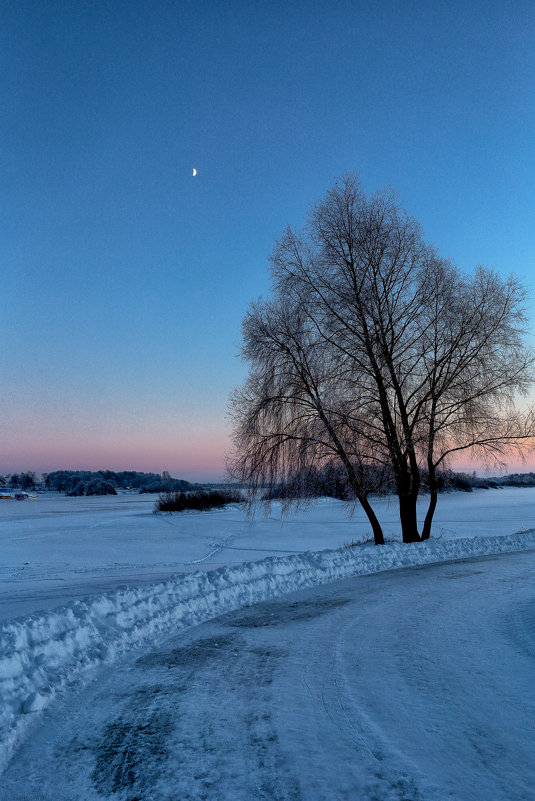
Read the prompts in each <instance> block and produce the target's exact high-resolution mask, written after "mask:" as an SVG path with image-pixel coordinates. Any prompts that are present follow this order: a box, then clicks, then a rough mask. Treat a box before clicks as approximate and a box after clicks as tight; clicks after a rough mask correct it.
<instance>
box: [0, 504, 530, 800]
mask: <svg viewBox="0 0 535 801" xmlns="http://www.w3.org/2000/svg"><path fill="white" fill-rule="evenodd" d="M4 503H5V504H6V506H3V505H0V515H1V516H2V517H1V525H0V537H1V541H2V547H3V548H4V553H5V559H6V562H5V565H4V567H3V569H2V572H1V574H0V579H2V582H1V583H0V589H1V593H2V595H1V597H2V599H3V601H2V608H3V617H4V622H3V624H2V625H1V626H0V697H1V698H2V702H3V703H2V707H1V710H0V769H1V768H5V766H6V765H7V764H8V762H9V759H10V758H11V756H12V755H13V753H14V752H15V751H16V749H17V747H18V746H20V745H21V743H24V738H25V735H26V734H28V732H29V731H30V730H31V731H33V729H34V728H35V726H36V725H38V723H37V721H40V720H41V719H42V718H43V715H44V714H48V712H49V710H52V711H53V710H54V708H55V705H56V706H57V705H58V703H59V700H61V698H62V697H63V696H64V695H65V693H67V694H68V693H70V692H71V693H72V692H80V688H83V687H84V686H86V685H87V683H88V682H90V680H91V679H92V678H94V676H95V675H97V674H98V675H102V668H103V666H106V665H110V664H112V663H113V664H114V665H117V664H118V663H119V662H120V661H121V660H124V659H127V658H128V655H129V654H130V653H133V652H134V651H135V650H136V649H143V650H144V651H147V650H150V649H151V648H153V647H154V645H155V644H156V643H159V642H161V641H162V638H164V637H166V636H169V635H170V634H171V633H173V635H174V636H176V634H177V633H179V632H183V633H184V634H185V633H186V630H191V627H193V626H197V625H199V624H202V623H204V622H206V621H210V620H212V619H213V618H215V617H217V616H218V615H222V614H223V613H228V612H230V611H231V610H238V609H240V608H242V607H245V606H250V605H252V604H257V603H260V602H266V601H267V600H269V599H274V598H278V597H279V596H281V595H283V594H285V593H295V592H302V591H304V590H307V588H313V587H319V586H320V585H327V584H330V583H332V582H335V581H339V580H344V579H347V578H350V577H356V576H365V575H368V576H370V575H372V574H378V573H381V572H384V571H391V570H394V569H396V570H398V571H399V570H400V569H403V568H407V567H411V566H423V565H432V564H437V563H441V562H445V561H449V560H459V559H474V558H477V557H481V556H485V555H489V554H513V553H515V552H519V551H521V552H526V555H527V552H528V551H530V550H533V549H534V548H535V531H533V530H529V528H530V524H532V523H533V520H535V492H532V491H530V490H527V489H518V490H503V491H493V492H484V491H481V492H479V493H473V494H471V495H463V494H455V495H448V496H444V497H443V498H441V499H440V505H439V509H440V515H439V516H438V519H437V527H436V531H437V533H440V535H441V536H440V538H438V539H433V540H431V541H429V542H426V543H419V544H415V545H410V546H407V545H401V544H399V543H397V542H390V543H389V544H387V545H386V546H384V547H381V548H376V547H374V546H373V545H372V544H362V545H358V546H355V547H345V548H344V547H341V546H343V544H344V543H348V542H350V541H351V540H357V539H359V538H365V537H366V536H367V525H366V522H365V521H364V520H363V519H362V517H359V515H358V513H357V514H356V515H355V518H353V519H348V518H347V514H346V510H345V507H344V505H342V504H340V503H338V502H335V501H323V502H321V503H320V504H318V505H317V506H316V507H312V508H310V509H307V510H304V511H302V512H300V513H298V514H294V515H292V516H290V517H289V518H287V519H286V520H285V521H283V522H282V523H281V519H280V515H277V514H276V513H274V514H272V515H271V516H269V517H267V518H264V517H260V516H259V517H257V518H256V519H255V520H253V521H251V520H248V519H247V518H245V517H244V515H243V511H242V510H241V509H239V508H237V507H234V508H232V509H226V510H223V511H219V512H214V513H201V514H199V513H192V514H185V515H171V516H170V515H157V516H156V515H152V514H151V510H152V503H153V499H152V498H146V497H144V496H137V497H126V496H125V497H122V496H119V497H118V498H115V499H108V498H106V499H93V498H91V499H84V498H82V499H67V498H62V497H56V498H46V499H39V500H38V501H35V502H33V501H28V502H21V503H16V502H11V501H5V502H0V504H4ZM380 503H381V504H382V509H381V517H382V519H383V520H384V519H386V520H387V524H386V526H385V529H386V534H387V536H391V537H392V536H394V535H396V534H397V529H396V527H395V526H396V524H395V506H394V505H393V504H389V503H388V501H387V500H384V499H383V500H382V501H381V502H380ZM521 528H522V529H524V530H523V531H522V532H520V533H512V532H514V531H518V529H521ZM497 532H499V533H497ZM333 546H334V547H333ZM266 553H271V554H273V555H270V556H267V557H266V556H265V554H266ZM277 554H278V555H277ZM118 556H120V557H121V561H114V560H117V557H118ZM26 562H27V563H28V564H25V563H26ZM17 566H18V569H17ZM402 573H403V570H401V571H400V572H399V578H398V579H393V582H394V584H395V582H396V580H397V581H400V580H401V575H402ZM392 575H394V576H395V575H396V574H392ZM155 578H158V579H159V580H157V581H155V580H154V579H155ZM62 580H63V582H62ZM504 582H505V579H504ZM510 584H511V579H510V578H509V584H507V583H503V584H502V585H499V589H500V591H501V592H502V593H504V592H505V593H506V594H507V593H509V592H510ZM43 585H46V586H44V587H43ZM118 585H122V586H118ZM422 585H423V586H422V594H421V598H420V599H419V603H420V606H421V609H419V610H418V614H417V616H416V619H417V620H427V617H426V615H427V612H428V610H429V608H430V607H433V605H435V606H436V601H435V600H434V590H433V586H432V583H431V584H430V581H429V580H428V579H424V578H422ZM102 589H106V591H104V592H99V590H102ZM394 589H395V588H394ZM308 591H309V592H310V590H308ZM315 592H318V591H317V590H316V591H315ZM486 592H487V595H486V596H485V599H486V602H487V603H488V604H489V608H491V606H492V604H493V603H495V601H494V598H493V591H492V588H491V585H490V584H489V585H488V586H487V590H486ZM97 593H98V594H97ZM9 594H11V597H12V600H10V599H9ZM396 594H397V595H399V596H400V597H402V590H401V589H400V588H398V589H396V590H395V592H393V593H392V597H394V596H396ZM494 595H496V591H494ZM308 597H311V596H308ZM485 599H484V600H485ZM54 601H56V602H58V601H59V604H60V605H58V604H57V603H54ZM491 601H492V603H491ZM456 602H457V613H456V614H457V617H458V622H459V621H460V619H461V617H462V614H461V613H460V612H459V609H461V610H462V608H463V606H462V605H463V603H466V598H464V597H461V596H459V597H457V599H456ZM383 603H384V604H385V605H386V606H387V607H388V611H386V610H385V609H383V611H382V614H385V613H386V617H390V616H391V615H392V614H393V612H395V613H396V614H394V615H393V617H395V616H396V615H397V617H398V618H399V625H400V627H401V628H403V627H405V628H406V627H407V625H409V623H410V620H409V621H407V620H406V619H405V620H403V619H402V618H403V615H405V618H406V617H407V610H406V609H405V611H403V605H402V604H401V607H400V608H399V609H398V607H397V606H396V603H397V602H396V601H395V600H392V601H391V602H390V601H389V600H388V598H384V599H383ZM529 603H530V602H529V599H526V600H525V608H526V609H527V610H528V611H525V610H524V612H523V613H522V614H523V616H522V620H523V621H524V622H523V623H522V625H521V627H520V628H521V633H520V635H519V636H520V639H521V641H522V643H524V644H525V643H526V642H527V641H528V635H529V631H531V629H530V626H531V628H533V619H534V616H533V614H532V613H531V612H529V609H531V610H532V609H533V608H534V607H533V605H532V606H531V607H530V606H529ZM25 610H30V613H29V614H21V612H23V611H25ZM482 610H483V606H482V607H481V609H480V610H479V615H480V617H481V616H482V615H483V611H482ZM377 619H380V618H377ZM361 624H362V631H361V630H360V629H359V631H358V632H356V633H355V634H354V636H355V637H356V638H357V641H359V638H360V637H361V635H363V634H365V633H366V632H367V636H368V640H369V643H368V646H367V650H366V652H362V654H361V655H359V658H358V660H357V661H358V662H359V664H360V663H361V657H362V659H364V658H366V659H369V660H370V670H371V671H372V673H373V660H372V657H371V653H372V651H373V648H372V646H371V642H372V640H373V634H372V633H371V630H369V627H368V628H367V623H366V622H365V619H364V618H361ZM463 625H464V624H463ZM435 626H436V621H435ZM450 628H451V626H450ZM509 630H510V631H513V627H512V625H510V626H509ZM184 634H183V635H182V636H184ZM389 636H391V637H392V636H393V634H392V631H391V630H390V635H389ZM429 636H431V634H429ZM467 636H468V635H467ZM511 636H512V635H511ZM515 636H516V635H515ZM333 647H334V646H333ZM336 647H337V648H342V643H338V644H337V646H336ZM343 647H344V648H345V647H346V646H345V645H344V646H343ZM352 647H353V650H352V651H351V650H350V651H348V654H347V660H349V661H351V659H353V660H354V661H355V657H356V654H355V646H354V645H353V646H352ZM388 647H390V646H389V645H388V644H385V646H384V648H385V652H384V653H382V654H380V655H376V658H377V659H378V660H379V662H381V663H382V661H383V659H384V657H385V654H386V653H387V652H388ZM449 647H450V646H448V648H449ZM484 647H485V648H486V649H487V651H486V653H487V656H486V657H485V658H484V659H483V662H484V661H485V659H487V661H488V660H489V659H490V660H492V659H495V658H496V656H497V657H498V658H499V657H500V648H501V646H500V648H499V647H498V645H497V642H496V638H494V639H493V638H492V636H491V635H490V634H489V635H488V638H487V642H486V643H485V645H484ZM523 647H524V648H525V647H527V646H525V645H524V646H523ZM530 647H531V646H530ZM433 648H434V650H433V651H432V653H431V656H430V657H429V659H430V660H431V661H433V659H434V660H437V659H439V658H440V659H441V658H442V655H441V648H442V644H441V641H440V635H439V634H437V635H436V638H435V641H434V643H433ZM493 649H494V651H496V653H494V652H493ZM502 650H503V649H502ZM239 656H240V654H239V652H238V651H236V652H235V657H237V658H239ZM457 656H458V654H457ZM457 656H456V652H455V649H453V651H452V652H451V654H450V653H449V652H448V653H447V654H444V657H445V658H446V661H447V663H448V664H449V665H450V669H451V670H450V672H451V673H452V675H453V667H452V666H453V665H454V664H455V660H456V659H457ZM532 656H533V652H531V657H532ZM348 664H349V662H348ZM531 667H532V666H531ZM466 668H467V669H468V670H469V669H470V668H469V666H466ZM477 669H478V671H479V673H480V674H481V675H483V673H484V671H483V667H482V666H481V665H480V666H479V667H478V668H477ZM99 670H100V671H101V672H100V673H99ZM419 670H420V672H419V673H418V671H417V673H418V675H420V673H421V669H419ZM346 672H350V671H349V668H348V669H347V671H346ZM344 675H345V674H344ZM455 675H456V676H457V674H455ZM478 675H479V674H478ZM457 679H458V676H457ZM457 679H456V680H457ZM515 680H516V679H515ZM318 681H320V679H319V678H318ZM396 681H398V682H399V676H398V677H397V679H396V674H395V670H394V669H392V682H393V683H394V684H395V682H396ZM451 689H452V688H451V687H449V685H447V684H446V685H444V687H443V693H444V697H447V695H446V693H448V692H450V690H451ZM385 692H387V691H386V690H385ZM403 692H405V696H406V697H405V696H404V695H403ZM403 692H402V691H400V694H401V698H402V700H403V701H405V700H407V699H409V695H410V693H409V695H407V692H408V691H403ZM387 696H388V693H387ZM374 698H375V701H374V703H373V704H372V707H373V708H372V709H371V711H370V721H372V722H371V723H370V724H369V725H370V726H372V728H373V726H376V721H377V719H378V718H379V717H380V716H381V715H382V716H383V717H384V721H383V724H384V727H385V728H388V727H392V726H393V727H394V728H395V726H394V722H393V721H392V720H391V719H388V720H387V718H388V716H387V715H386V713H385V708H386V707H388V703H386V702H385V703H386V707H384V708H383V707H381V709H379V704H378V702H377V698H376V692H375V691H374V689H373V686H371V685H370V687H369V692H368V695H367V696H366V697H365V698H360V697H359V700H358V703H357V701H355V705H356V706H355V708H356V707H357V706H358V708H359V709H360V710H361V712H362V710H363V709H364V707H365V706H366V705H367V704H370V703H371V702H372V701H373V700H374ZM387 700H388V699H387ZM409 700H410V701H411V703H412V702H413V699H412V698H411V699H409ZM351 703H353V702H351ZM416 706H417V704H416ZM352 714H353V713H352ZM356 714H357V713H356V712H354V715H356ZM359 714H361V713H359ZM483 716H484V710H483V711H482V712H481V720H483ZM424 717H425V715H424V712H422V713H421V716H420V718H418V721H419V725H420V724H421V726H422V725H423V724H422V720H423V718H424ZM363 720H364V718H362V715H361V717H360V718H359V721H360V722H359V724H358V725H359V726H361V728H362V727H363V726H364V727H365V725H364V722H363ZM418 721H416V722H418ZM450 724H451V721H450V722H448V721H446V724H445V725H450ZM292 725H294V724H292ZM355 725H357V724H355ZM366 725H367V724H366ZM410 725H412V724H410V721H409V723H408V724H407V726H408V727H409V728H410ZM415 725H416V724H415ZM451 725H453V724H451ZM504 725H505V724H504ZM258 726H259V732H260V729H261V725H260V723H259V724H258ZM32 727H33V728H32ZM423 729H425V726H424V727H423ZM421 733H422V736H423V737H424V736H426V732H425V731H424V730H422V732H421ZM260 736H261V735H260V733H259V734H258V737H260ZM403 736H404V737H406V736H407V731H404V732H403ZM471 736H472V739H473V737H474V736H475V735H471ZM498 747H499V746H498V745H496V748H498ZM21 753H24V747H23V748H22V749H21ZM389 753H390V752H389ZM389 759H390V756H389ZM404 759H405V760H406V755H405V756H403V755H401V756H400V755H399V754H398V755H397V756H396V759H395V760H394V758H393V757H392V760H394V762H396V760H397V761H398V762H399V763H400V764H402V763H403V764H405V762H403V760H404ZM437 759H438V757H437ZM392 760H390V761H392ZM424 761H425V760H424ZM394 762H393V763H392V764H394ZM431 767H432V766H428V768H429V771H431ZM433 769H434V768H433ZM400 770H401V768H400ZM431 772H432V771H431ZM467 772H469V766H468V768H467ZM415 775H416V774H415ZM443 779H444V777H442V779H441V778H440V777H439V779H438V781H439V784H440V781H442V780H443ZM366 781H368V780H366ZM381 781H382V780H381ZM411 781H413V782H416V784H418V783H419V784H418V786H423V785H422V781H423V779H422V780H421V781H420V779H414V777H413V779H411ZM467 782H468V779H467ZM372 784H373V782H372ZM424 784H425V782H424ZM379 785H381V782H379ZM371 786H372V785H369V787H371ZM400 786H401V785H400ZM407 786H409V785H407ZM411 786H412V785H411ZM415 786H416V785H415ZM366 787H368V785H366ZM369 787H368V790H369ZM368 790H366V792H368ZM188 792H189V791H188ZM288 792H289V791H288ZM377 792H378V795H376V796H375V797H376V798H381V799H383V798H384V799H387V798H390V796H388V795H386V794H381V793H382V792H383V791H379V790H378V791H377ZM389 792H390V790H389ZM369 793H372V791H371V790H369ZM10 797H11V796H10ZM12 797H13V798H16V797H20V798H23V797H24V796H22V795H21V796H14V795H13V796H12ZM50 797H52V796H50ZM65 797H69V796H68V795H67V796H65ZM80 797H81V798H85V797H86V796H85V795H84V794H83V793H82V794H81V796H80ZM87 797H89V796H87ZM99 797H100V796H99ZM163 797H165V796H162V798H163ZM186 797H189V796H188V795H187V794H185V795H184V798H186ZM192 797H194V796H192ZM195 797H196V796H195ZM207 797H210V796H209V795H208V796H207ZM221 797H222V798H223V797H226V796H221ZM229 797H231V796H230V795H229ZM235 797H238V796H235ZM258 797H259V798H260V797H264V796H262V795H259V796H258ZM265 797H266V798H268V797H271V796H269V795H266V796H265ZM273 797H276V796H273ZM283 797H284V796H283ZM288 797H291V796H288ZM316 797H318V798H319V797H321V796H314V795H309V796H308V798H310V799H315V798H316ZM340 797H343V796H340ZM368 797H369V798H370V799H371V798H373V797H374V796H373V794H371V795H370V794H369V795H363V798H368ZM391 797H392V798H398V796H396V795H395V794H394V795H392V796H391ZM409 797H411V796H410V795H406V796H403V795H399V798H400V799H401V798H409ZM415 797H416V796H415ZM422 797H424V796H422ZM426 797H428V798H432V797H434V796H432V794H431V795H427V796H426ZM444 797H448V798H449V796H446V795H445V796H444ZM473 797H474V798H475V797H478V796H473ZM482 797H483V796H482ZM502 797H503V798H504V799H505V798H506V796H505V795H504V796H499V795H497V796H496V799H498V798H500V799H501V798H502ZM519 798H520V796H519ZM526 798H527V796H526Z"/></svg>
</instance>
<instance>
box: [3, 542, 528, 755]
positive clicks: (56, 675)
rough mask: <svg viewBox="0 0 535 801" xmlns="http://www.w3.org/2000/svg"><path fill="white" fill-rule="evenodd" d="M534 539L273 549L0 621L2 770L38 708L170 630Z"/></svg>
mask: <svg viewBox="0 0 535 801" xmlns="http://www.w3.org/2000/svg"><path fill="white" fill-rule="evenodd" d="M533 547H535V530H530V531H527V532H523V533H519V534H511V535H507V536H498V537H475V538H467V539H458V540H446V541H442V542H437V541H434V540H431V541H428V542H426V543H419V544H415V545H399V544H391V545H385V546H384V547H381V548H377V547H374V546H357V547H354V548H343V549H338V550H334V551H333V550H329V551H320V552H306V553H302V554H296V555H290V556H284V557H268V558H267V559H264V560H263V561H261V562H248V563H244V564H241V565H239V566H235V567H222V568H219V569H217V570H213V571H204V572H197V573H189V574H187V575H178V576H175V577H173V578H171V579H169V580H167V581H164V582H161V583H158V584H151V585H147V586H144V587H137V588H132V587H130V588H123V589H119V590H116V591H114V592H110V593H108V594H105V595H102V596H98V597H94V598H91V599H89V600H86V601H77V602H76V603H74V604H73V605H72V606H70V607H63V608H60V609H57V610H54V611H52V612H43V613H41V614H35V615H31V616H29V617H28V618H26V619H23V620H21V621H17V622H13V623H9V624H6V625H4V626H2V627H1V628H0V698H1V699H2V708H1V711H0V770H1V769H2V768H3V767H4V766H5V764H6V763H7V761H8V759H9V757H10V754H11V753H12V751H13V749H14V748H15V746H16V744H17V742H18V741H19V739H20V737H21V736H22V733H23V731H24V729H25V728H26V726H27V725H28V722H29V719H31V718H32V715H31V714H29V713H32V712H38V711H40V710H42V709H43V708H45V707H46V706H47V704H48V702H49V700H50V699H51V698H52V696H53V695H54V693H55V692H56V691H57V690H58V689H60V688H62V687H65V686H67V685H69V684H70V683H71V682H73V681H75V680H77V679H79V678H80V676H81V675H84V674H86V675H87V673H88V671H90V669H91V668H93V667H95V666H96V665H99V664H101V663H102V662H109V661H111V660H113V659H114V658H116V657H117V656H119V655H120V654H121V653H124V652H125V651H126V650H127V649H129V648H132V647H134V646H140V645H142V644H143V643H144V642H146V641H147V640H148V639H149V638H151V637H154V636H155V635H158V634H160V633H164V632H168V631H170V630H174V631H176V630H180V629H182V628H185V627H187V626H191V625H194V624H196V623H200V622H202V621H204V620H207V619H209V618H211V617H215V616H216V615H219V614H222V613H223V612H226V611H230V610H233V609H237V608H239V607H241V606H244V605H247V604H253V603H257V602H259V601H264V600H267V599H269V598H273V597H275V596H278V595H281V594H283V593H287V592H292V591H294V590H300V589H304V588H306V587H312V586H314V585H317V584H324V583H327V582H329V581H333V580H335V579H340V578H347V577H350V576H357V575H364V574H369V573H375V572H379V571H382V570H390V569H393V568H399V567H410V566H414V565H423V564H430V563H432V562H441V561H444V560H449V559H462V558H466V557H470V556H481V555H485V554H498V553H504V552H510V551H519V550H525V549H527V548H533Z"/></svg>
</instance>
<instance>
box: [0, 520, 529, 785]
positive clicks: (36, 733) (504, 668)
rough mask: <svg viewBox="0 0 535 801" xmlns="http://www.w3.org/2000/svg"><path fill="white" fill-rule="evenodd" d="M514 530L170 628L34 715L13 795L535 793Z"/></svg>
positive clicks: (523, 555)
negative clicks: (494, 553)
mask: <svg viewBox="0 0 535 801" xmlns="http://www.w3.org/2000/svg"><path fill="white" fill-rule="evenodd" d="M517 539H518V540H519V542H518V543H517V545H518V547H520V548H522V550H521V551H516V552H510V553H506V552H504V551H503V548H504V547H509V545H507V546H506V544H505V542H504V541H503V539H502V540H501V546H500V547H501V549H502V553H501V555H500V556H499V557H489V556H487V557H471V558H469V559H466V560H464V561H451V560H448V561H446V562H440V563H438V564H436V563H435V564H428V565H427V566H426V567H416V568H408V569H403V568H401V569H398V570H393V571H382V572H379V573H375V574H368V575H361V576H358V577H352V578H345V579H341V580H339V581H331V582H329V583H327V584H323V585H321V586H318V585H316V586H314V587H313V588H309V589H304V590H300V591H298V592H294V593H291V594H287V595H284V596H281V597H277V598H272V599H271V600H267V601H264V602H263V603H260V604H257V605H253V606H248V607H245V608H244V607H241V608H239V609H237V610H235V611H229V612H227V613H226V614H223V615H222V616H220V617H217V618H211V619H210V620H208V621H207V622H205V623H203V624H200V625H198V626H194V627H190V628H188V629H187V630H183V631H180V630H178V631H176V630H173V631H171V632H170V634H169V635H168V636H163V633H162V632H160V634H159V636H158V637H157V638H152V639H151V640H150V642H149V643H147V644H146V646H143V648H142V649H138V650H135V651H130V652H128V653H125V654H124V656H123V657H122V658H120V659H117V660H115V662H114V665H113V670H109V669H106V666H105V665H104V666H103V667H102V668H101V669H100V670H98V671H96V679H97V680H95V681H93V682H91V683H89V684H86V685H85V686H83V687H81V688H80V687H78V688H73V689H72V690H70V691H68V692H64V693H59V694H58V697H57V698H56V702H55V703H54V704H51V705H50V707H49V709H47V710H45V711H44V712H43V713H40V714H38V715H27V716H26V720H28V719H31V721H32V723H35V724H36V725H34V726H33V728H32V737H31V738H29V739H28V740H27V742H26V743H25V744H24V745H23V747H22V748H21V749H20V750H19V752H18V753H17V754H16V755H15V756H14V758H13V760H12V761H11V763H10V765H9V766H8V768H7V770H6V771H5V773H4V776H3V777H2V779H0V786H1V787H2V789H3V791H4V797H5V798H6V799H9V801H28V800H29V799H32V801H34V799H37V798H38V799H40V801H99V800H100V801H102V799H109V800H110V801H127V800H128V801H132V799H142V801H175V799H177V798H180V799H181V801H193V800H194V799H195V800H196V801H198V800H199V799H204V800H205V801H235V799H239V800H240V801H241V799H255V801H256V799H258V801H268V800H269V801H330V799H341V800H342V799H348V801H349V799H351V801H353V799H357V798H358V799H360V801H488V799H492V801H511V799H514V801H532V799H533V787H534V785H535V764H534V763H533V758H532V756H533V742H534V738H535V699H534V692H533V657H534V655H535V652H534V648H533V645H534V644H533V639H532V634H533V610H534V608H535V604H534V601H535V597H534V579H535V550H534V549H533V547H531V550H524V546H526V545H527V544H528V543H529V542H531V544H532V545H533V536H532V535H527V534H526V535H521V536H520V537H518V538H517ZM494 542H495V544H496V540H495V541H494ZM474 544H475V543H474V540H472V547H473V546H474ZM490 544H491V541H490V540H489V541H488V542H487V544H486V546H482V547H481V548H480V549H481V550H488V548H489V547H490ZM510 544H511V543H510ZM451 545H452V547H450V548H449V551H448V553H449V555H450V556H452V555H454V554H456V553H458V552H459V549H460V552H461V553H466V552H467V551H466V550H465V548H466V547H467V544H466V543H465V544H463V545H462V546H461V545H460V541H458V542H457V543H451ZM440 547H442V545H440ZM393 549H394V550H395V549H396V546H393ZM351 550H352V552H353V553H354V552H355V551H356V550H359V549H351ZM398 550H399V548H398ZM422 550H425V551H426V552H427V551H428V550H429V553H427V554H426V555H427V557H428V558H434V557H436V556H438V555H439V554H440V555H442V556H443V555H444V554H443V553H440V552H434V549H428V547H427V545H426V546H425V547H424V548H423V549H422V548H421V547H420V546H410V547H409V548H407V551H409V552H413V557H414V555H415V553H416V552H417V551H422ZM331 556H332V554H331ZM287 559H288V560H289V561H292V560H293V557H287ZM306 561H307V560H306V559H303V562H304V563H306ZM326 561H327V563H331V567H332V559H331V557H326ZM352 561H353V562H354V564H353V567H357V566H358V561H359V560H358V559H356V558H355V557H352ZM388 561H389V562H390V561H395V560H394V558H393V556H390V557H388ZM409 561H411V557H409ZM323 563H324V559H323V557H320V558H319V559H318V561H317V562H316V566H321V565H322V564H323ZM285 566H286V568H288V567H289V564H288V563H287V562H285ZM285 575H286V577H288V578H289V576H290V573H289V572H288V571H287V572H286V573H285ZM295 578H296V577H295V576H294V580H295ZM286 586H289V582H288V583H287V585H286ZM40 721H41V722H42V725H37V724H39V722H40Z"/></svg>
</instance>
